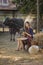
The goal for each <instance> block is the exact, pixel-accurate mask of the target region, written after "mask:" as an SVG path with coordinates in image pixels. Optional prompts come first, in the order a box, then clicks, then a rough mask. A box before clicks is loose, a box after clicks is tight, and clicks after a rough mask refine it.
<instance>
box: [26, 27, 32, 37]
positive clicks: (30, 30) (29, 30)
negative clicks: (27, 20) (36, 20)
mask: <svg viewBox="0 0 43 65" xmlns="http://www.w3.org/2000/svg"><path fill="white" fill-rule="evenodd" d="M26 32H27V33H28V34H30V35H31V37H32V38H33V29H32V28H29V29H27V30H26Z"/></svg>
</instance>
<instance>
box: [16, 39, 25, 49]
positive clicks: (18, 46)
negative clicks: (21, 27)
mask: <svg viewBox="0 0 43 65" xmlns="http://www.w3.org/2000/svg"><path fill="white" fill-rule="evenodd" d="M21 49H24V45H23V43H22V40H18V45H17V50H21Z"/></svg>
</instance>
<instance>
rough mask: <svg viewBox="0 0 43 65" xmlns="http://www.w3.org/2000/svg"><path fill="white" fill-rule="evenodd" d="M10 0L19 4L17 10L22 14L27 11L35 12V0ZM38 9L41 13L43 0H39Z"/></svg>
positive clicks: (42, 11)
mask: <svg viewBox="0 0 43 65" xmlns="http://www.w3.org/2000/svg"><path fill="white" fill-rule="evenodd" d="M12 1H13V2H16V3H17V4H19V5H21V6H20V7H19V11H20V12H22V13H24V14H28V13H35V14H36V12H37V0H12ZM21 3H22V4H21ZM39 11H40V13H41V14H42V13H43V0H39Z"/></svg>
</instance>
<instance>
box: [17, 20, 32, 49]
mask: <svg viewBox="0 0 43 65" xmlns="http://www.w3.org/2000/svg"><path fill="white" fill-rule="evenodd" d="M23 35H24V40H21V39H20V38H19V39H18V48H17V50H20V49H24V50H25V45H27V50H28V48H29V47H30V46H31V40H32V39H33V29H32V28H31V27H30V23H29V22H28V21H27V22H26V23H25V32H23ZM25 38H26V39H25Z"/></svg>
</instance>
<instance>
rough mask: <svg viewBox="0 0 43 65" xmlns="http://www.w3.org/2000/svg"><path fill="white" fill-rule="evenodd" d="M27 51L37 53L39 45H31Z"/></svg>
mask: <svg viewBox="0 0 43 65" xmlns="http://www.w3.org/2000/svg"><path fill="white" fill-rule="evenodd" d="M28 51H29V53H30V54H37V53H38V52H39V46H37V45H32V46H31V47H30V48H29V50H28Z"/></svg>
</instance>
